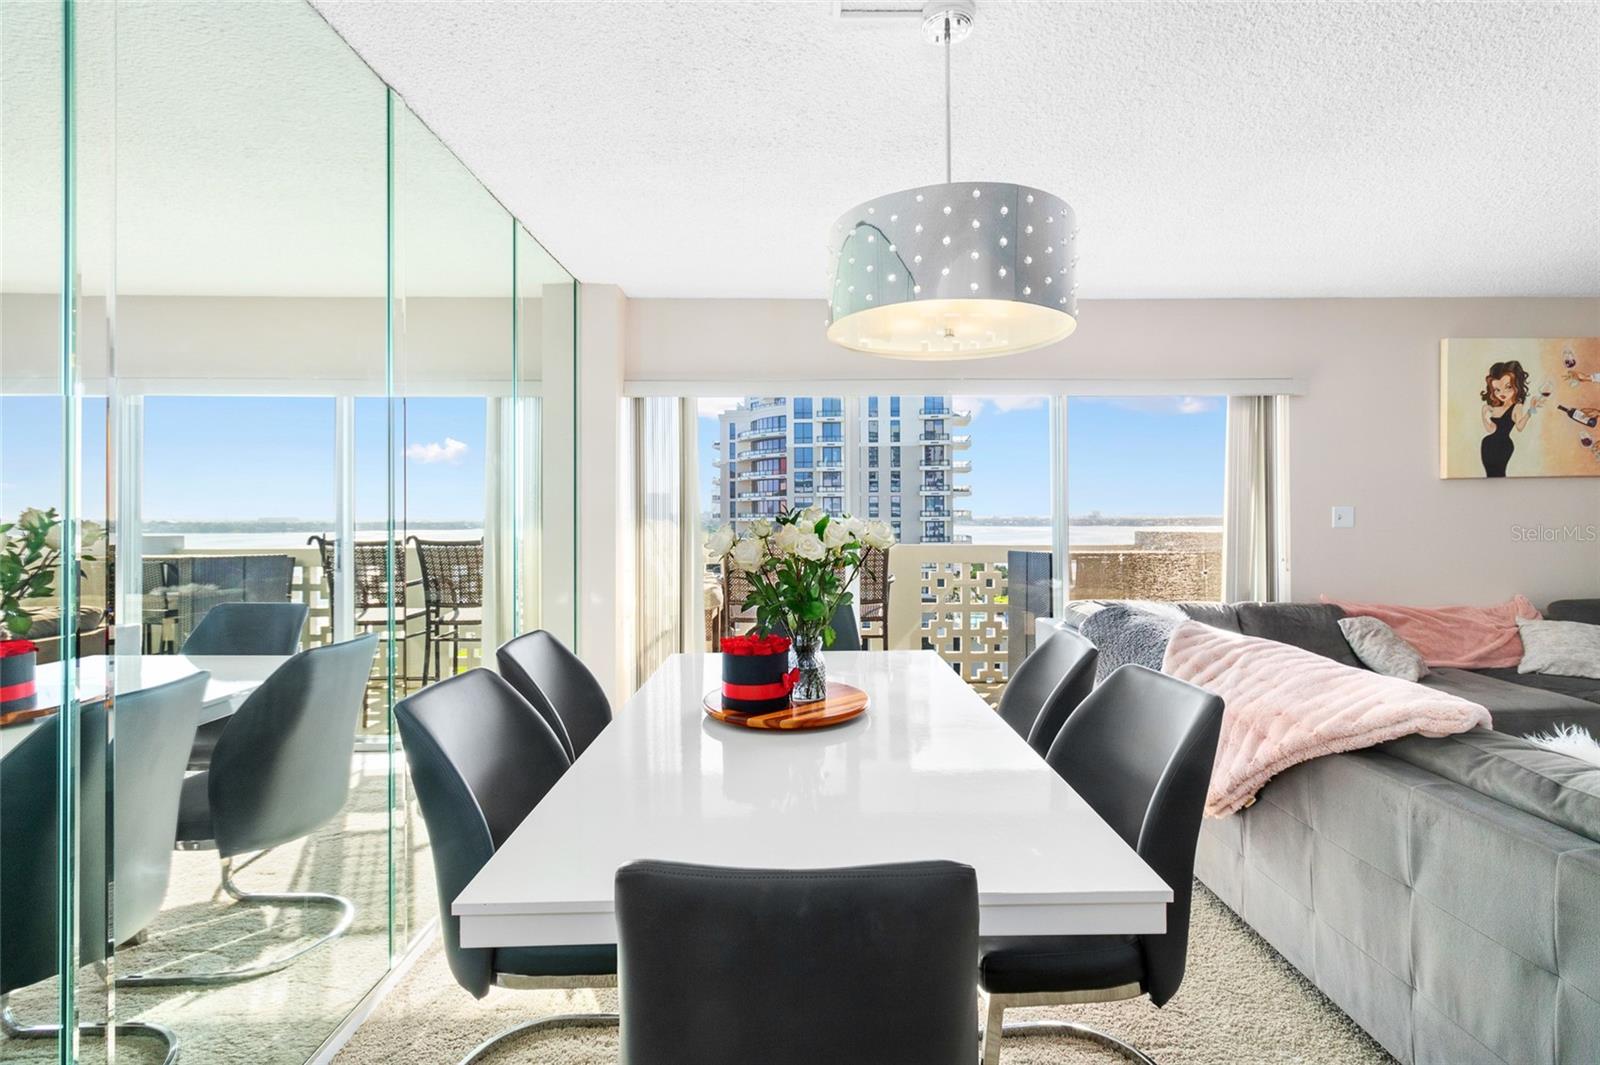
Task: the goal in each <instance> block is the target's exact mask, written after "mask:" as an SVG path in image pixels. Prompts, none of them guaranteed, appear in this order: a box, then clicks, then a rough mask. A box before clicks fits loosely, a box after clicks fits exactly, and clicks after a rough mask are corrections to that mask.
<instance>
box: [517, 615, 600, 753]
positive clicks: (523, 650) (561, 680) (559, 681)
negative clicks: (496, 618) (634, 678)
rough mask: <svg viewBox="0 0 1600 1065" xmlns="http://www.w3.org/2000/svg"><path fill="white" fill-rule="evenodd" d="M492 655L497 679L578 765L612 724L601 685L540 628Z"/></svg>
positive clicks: (580, 663) (578, 661) (571, 655)
mask: <svg viewBox="0 0 1600 1065" xmlns="http://www.w3.org/2000/svg"><path fill="white" fill-rule="evenodd" d="M494 656H495V662H496V663H497V664H498V665H499V667H500V675H501V676H502V677H504V678H505V679H506V683H508V684H510V685H511V687H512V688H513V689H514V690H515V691H516V692H517V694H518V695H520V696H522V698H523V699H525V700H527V701H528V703H529V704H530V705H531V706H532V707H533V708H534V709H535V710H537V711H538V712H539V716H540V717H542V718H544V720H545V724H547V725H549V726H550V729H551V731H553V732H554V733H555V734H556V738H557V739H558V740H560V741H561V746H562V748H563V749H564V750H565V751H566V752H567V759H568V761H577V758H578V755H580V754H582V753H583V752H584V751H586V750H588V749H589V744H591V743H593V742H594V740H595V737H596V736H598V735H600V731H601V730H602V729H604V728H605V727H606V726H607V725H609V724H610V723H611V703H610V702H609V701H608V700H607V699H606V693H605V689H604V688H602V687H600V682H599V681H597V680H595V678H594V674H593V673H590V672H589V668H588V667H587V666H585V665H584V664H583V662H582V660H580V659H579V658H578V656H577V655H575V654H573V653H572V652H571V651H569V650H567V648H566V646H565V645H564V644H562V642H561V641H560V640H558V639H556V638H555V637H554V636H552V635H550V634H549V633H548V632H545V631H544V630H543V629H539V630H538V631H536V632H529V633H525V634H523V635H521V636H518V637H517V638H516V639H514V640H508V641H506V643H505V644H504V645H502V646H501V647H500V649H499V650H497V651H495V653H494Z"/></svg>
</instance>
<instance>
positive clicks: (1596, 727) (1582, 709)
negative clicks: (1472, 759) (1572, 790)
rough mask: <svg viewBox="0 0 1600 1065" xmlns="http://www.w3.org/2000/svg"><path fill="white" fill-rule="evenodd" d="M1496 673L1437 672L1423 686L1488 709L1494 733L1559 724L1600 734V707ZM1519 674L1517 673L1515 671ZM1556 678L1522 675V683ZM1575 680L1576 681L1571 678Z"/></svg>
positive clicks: (1517, 733) (1543, 728)
mask: <svg viewBox="0 0 1600 1065" xmlns="http://www.w3.org/2000/svg"><path fill="white" fill-rule="evenodd" d="M1492 672H1494V671H1488V670H1475V669H1449V668H1442V669H1435V670H1434V671H1433V672H1432V673H1429V674H1428V675H1427V676H1426V677H1423V678H1422V681H1421V683H1423V684H1425V685H1427V686H1428V687H1430V688H1438V689H1440V690H1441V691H1447V692H1449V693H1450V694H1451V695H1459V696H1461V698H1463V699H1469V700H1471V701H1472V702H1475V703H1478V704H1479V705H1481V706H1484V707H1487V708H1488V710H1489V716H1490V717H1491V718H1493V719H1494V730H1495V731H1496V732H1505V733H1509V734H1510V735H1513V736H1526V735H1528V734H1529V733H1532V732H1543V731H1546V730H1548V729H1551V728H1554V727H1555V726H1556V725H1582V726H1583V727H1584V728H1587V729H1589V730H1590V731H1591V732H1595V733H1596V734H1597V735H1600V704H1596V703H1592V702H1589V701H1587V700H1585V699H1579V698H1576V697H1574V696H1572V695H1567V694H1565V693H1563V692H1559V691H1551V690H1548V689H1546V688H1544V687H1542V686H1540V687H1536V686H1535V685H1533V684H1528V683H1516V682H1512V681H1509V680H1505V679H1501V678H1500V677H1496V676H1492V675H1491V673H1492ZM1512 672H1513V675H1515V671H1512ZM1534 678H1538V679H1539V680H1540V681H1548V680H1552V679H1554V678H1552V677H1548V676H1545V675H1543V674H1538V673H1530V674H1526V675H1525V676H1522V677H1521V678H1520V679H1521V680H1522V681H1529V680H1533V679H1534ZM1568 679H1572V678H1568Z"/></svg>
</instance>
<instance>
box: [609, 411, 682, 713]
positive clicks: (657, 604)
mask: <svg viewBox="0 0 1600 1065" xmlns="http://www.w3.org/2000/svg"><path fill="white" fill-rule="evenodd" d="M690 402H691V401H689V400H684V399H679V398H677V397H671V396H649V397H637V398H635V399H633V400H632V401H631V402H630V404H629V409H628V412H627V414H628V416H627V417H626V418H625V420H624V421H625V425H626V432H627V435H628V439H627V441H626V442H625V443H626V445H627V446H626V453H627V464H628V466H629V467H630V472H631V477H630V481H631V486H632V491H631V492H630V493H629V497H628V499H627V501H626V504H627V509H628V510H629V511H630V512H631V513H630V514H629V515H628V518H629V519H630V520H629V522H628V524H629V526H630V527H631V529H632V537H631V539H632V549H631V550H630V551H629V552H628V554H629V558H628V560H627V562H625V564H624V565H625V569H626V570H628V571H631V572H625V573H624V574H623V575H622V576H623V578H624V579H623V580H622V581H621V582H619V587H621V588H624V589H629V588H631V589H632V601H631V602H630V603H627V604H623V640H624V648H623V651H624V654H625V656H626V657H625V658H624V662H625V663H627V666H628V668H629V669H630V670H631V678H632V681H633V687H634V688H637V687H638V686H639V685H641V684H643V683H644V681H645V679H646V678H648V677H649V676H650V674H652V673H654V672H655V671H656V669H657V668H659V667H660V665H661V663H663V662H665V661H666V660H667V658H668V656H670V655H672V654H675V653H677V652H678V651H682V650H686V649H691V648H693V649H698V648H699V646H700V641H701V632H700V628H699V626H698V624H697V623H696V620H695V619H697V618H698V617H699V611H700V607H699V603H700V596H701V589H700V586H699V582H698V580H697V574H696V570H695V568H694V566H693V562H694V560H695V559H696V558H697V557H698V551H699V547H698V542H699V539H700V535H699V522H698V519H697V516H696V514H697V501H696V499H695V485H694V473H693V470H694V465H693V463H694V461H695V456H694V453H693V452H694V428H695V425H694V415H693V408H692V407H691V406H690V405H689V404H690Z"/></svg>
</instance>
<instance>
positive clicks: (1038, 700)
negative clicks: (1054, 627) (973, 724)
mask: <svg viewBox="0 0 1600 1065" xmlns="http://www.w3.org/2000/svg"><path fill="white" fill-rule="evenodd" d="M1099 655H1100V652H1099V651H1097V650H1095V646H1094V644H1092V643H1090V642H1089V641H1088V640H1086V639H1084V638H1083V637H1082V636H1080V635H1079V634H1078V633H1076V632H1072V631H1062V632H1059V633H1057V634H1056V635H1054V636H1051V637H1050V638H1049V639H1048V640H1045V641H1044V642H1043V643H1041V644H1039V646H1038V647H1036V648H1034V650H1033V654H1031V655H1029V656H1028V657H1027V658H1025V659H1023V660H1022V665H1021V666H1019V667H1017V671H1016V672H1015V673H1013V674H1012V675H1011V679H1010V680H1008V681H1006V687H1005V691H1004V692H1003V693H1001V695H1000V706H999V708H998V709H999V713H1000V717H1001V718H1002V719H1003V720H1004V721H1005V723H1006V724H1008V725H1010V726H1011V727H1012V728H1013V729H1015V730H1016V733H1017V735H1019V736H1021V737H1022V738H1023V739H1025V740H1027V741H1028V746H1030V747H1032V748H1033V749H1034V750H1035V751H1037V752H1038V753H1039V757H1040V758H1043V757H1044V756H1045V755H1046V754H1048V753H1049V752H1050V745H1051V744H1052V743H1054V742H1055V738H1056V734H1057V733H1058V732H1060V731H1061V726H1062V725H1064V724H1066V721H1067V716H1068V715H1069V714H1071V713H1072V711H1074V710H1076V709H1077V708H1078V704H1079V703H1081V702H1083V700H1084V699H1085V697H1087V696H1088V694H1089V692H1090V691H1092V690H1093V689H1094V667H1095V660H1096V659H1097V658H1098V657H1099Z"/></svg>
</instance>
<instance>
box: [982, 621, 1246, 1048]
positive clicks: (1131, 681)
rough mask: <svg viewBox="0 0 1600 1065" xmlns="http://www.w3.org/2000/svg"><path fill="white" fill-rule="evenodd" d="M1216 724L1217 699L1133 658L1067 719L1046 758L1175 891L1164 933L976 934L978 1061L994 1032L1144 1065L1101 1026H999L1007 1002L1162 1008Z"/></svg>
mask: <svg viewBox="0 0 1600 1065" xmlns="http://www.w3.org/2000/svg"><path fill="white" fill-rule="evenodd" d="M1057 638H1058V637H1056V636H1052V637H1051V638H1050V640H1048V641H1046V646H1048V644H1049V643H1053V642H1055V640H1056V639H1057ZM1221 729H1222V700H1221V699H1219V698H1217V697H1216V696H1215V695H1211V694H1210V693H1208V692H1206V691H1203V690H1202V689H1200V688H1197V687H1195V686H1194V685H1192V684H1186V683H1184V682H1183V681H1181V680H1177V679H1175V678H1172V677H1168V676H1165V675H1164V674H1161V673H1157V672H1155V671H1154V670H1150V669H1145V668H1144V667H1143V666H1133V665H1129V666H1123V667H1122V668H1121V669H1118V670H1117V671H1116V672H1115V673H1113V674H1111V676H1110V677H1108V678H1106V681H1105V683H1103V684H1101V685H1100V686H1099V687H1098V688H1096V689H1095V690H1094V692H1093V693H1092V694H1090V695H1089V697H1088V698H1087V699H1085V700H1084V701H1083V704H1082V705H1081V706H1079V707H1078V708H1077V710H1076V711H1074V712H1073V714H1072V716H1070V717H1068V718H1067V722H1066V724H1065V725H1063V726H1062V727H1061V732H1060V733H1059V734H1058V735H1057V736H1056V739H1055V742H1054V743H1053V744H1051V746H1050V752H1049V754H1048V755H1047V756H1046V759H1045V760H1046V761H1047V762H1049V764H1050V766H1051V768H1053V769H1055V771H1056V772H1057V773H1059V774H1061V777H1062V779H1064V780H1065V781H1066V782H1067V783H1068V784H1070V785H1071V786H1072V788H1073V790H1075V791H1076V792H1077V793H1078V794H1079V795H1081V796H1083V798H1084V800H1085V801H1086V802H1088V804H1089V805H1090V806H1092V807H1093V808H1094V810H1095V812H1096V813H1097V814H1099V815H1100V816H1101V817H1102V818H1104V819H1105V820H1106V822H1107V823H1108V824H1110V825H1111V827H1112V828H1113V829H1114V830H1115V831H1116V832H1117V834H1118V835H1120V836H1121V837H1122V838H1123V839H1124V840H1125V841H1126V842H1127V843H1128V845H1129V846H1130V847H1132V848H1133V849H1134V850H1135V851H1137V852H1138V854H1139V857H1140V858H1143V859H1144V861H1145V862H1146V863H1147V864H1148V865H1149V866H1150V867H1151V868H1152V869H1154V870H1155V871H1156V873H1157V874H1158V875H1159V876H1160V877H1161V879H1163V880H1165V881H1166V882H1167V885H1168V886H1169V887H1171V888H1172V903H1171V905H1169V906H1168V907H1167V930H1166V931H1165V932H1163V933H1161V934H1159V935H1150V934H1146V935H1129V936H1118V935H1085V936H1010V937H1001V938H994V939H985V940H984V941H983V947H982V949H983V958H982V961H981V962H980V963H979V966H978V980H979V984H980V986H982V988H983V990H984V992H985V993H986V994H987V996H988V1007H987V1010H986V1021H985V1023H984V1029H983V1063H984V1065H996V1063H998V1062H999V1060H1000V1037H1001V1035H1002V1033H1003V1034H1005V1035H1036V1034H1050V1033H1065V1034H1069V1035H1075V1036H1078V1037H1080V1038H1084V1039H1088V1040H1090V1041H1092V1042H1094V1043H1097V1044H1099V1045H1100V1046H1103V1047H1107V1048H1109V1049H1112V1050H1115V1051H1118V1052H1119V1053H1121V1054H1123V1055H1124V1056H1126V1057H1128V1058H1130V1059H1132V1060H1133V1061H1135V1062H1139V1063H1141V1065H1153V1063H1152V1062H1151V1060H1150V1058H1148V1057H1146V1056H1145V1055H1144V1054H1143V1053H1141V1052H1140V1051H1139V1050H1137V1049H1136V1048H1134V1047H1132V1046H1130V1045H1129V1044H1127V1043H1124V1042H1122V1041H1121V1040H1119V1039H1117V1038H1116V1037H1115V1036H1111V1035H1107V1034H1106V1033H1104V1032H1099V1031H1096V1030H1094V1029H1092V1028H1087V1027H1085V1026H1083V1025H1079V1024H1072V1023H1070V1022H1067V1021H1033V1022H1029V1023H1026V1024H1003V1021H1004V1015H1005V1011H1006V1009H1007V1008H1008V1007H1015V1006H1050V1005H1067V1004H1076V1003H1082V1002H1114V1001H1117V1000H1119V999H1127V998H1137V997H1138V996H1139V995H1149V996H1150V1001H1151V1002H1153V1003H1154V1004H1155V1005H1157V1006H1161V1005H1165V1004H1166V1002H1167V1001H1168V1000H1169V999H1171V998H1172V996H1173V995H1175V994H1177V991H1178V985H1179V984H1181V983H1182V982H1183V967H1184V958H1185V955H1186V954H1187V952H1188V946H1189V903H1190V891H1191V886H1192V883H1193V877H1194V850H1195V844H1196V841H1197V840H1198V839H1199V835H1200V815H1201V813H1202V811H1203V810H1204V808H1205V802H1206V789H1207V787H1208V786H1209V784H1210V781H1211V762H1212V759H1213V758H1214V757H1215V756H1216V750H1217V737H1218V734H1219V733H1220V732H1221Z"/></svg>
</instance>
